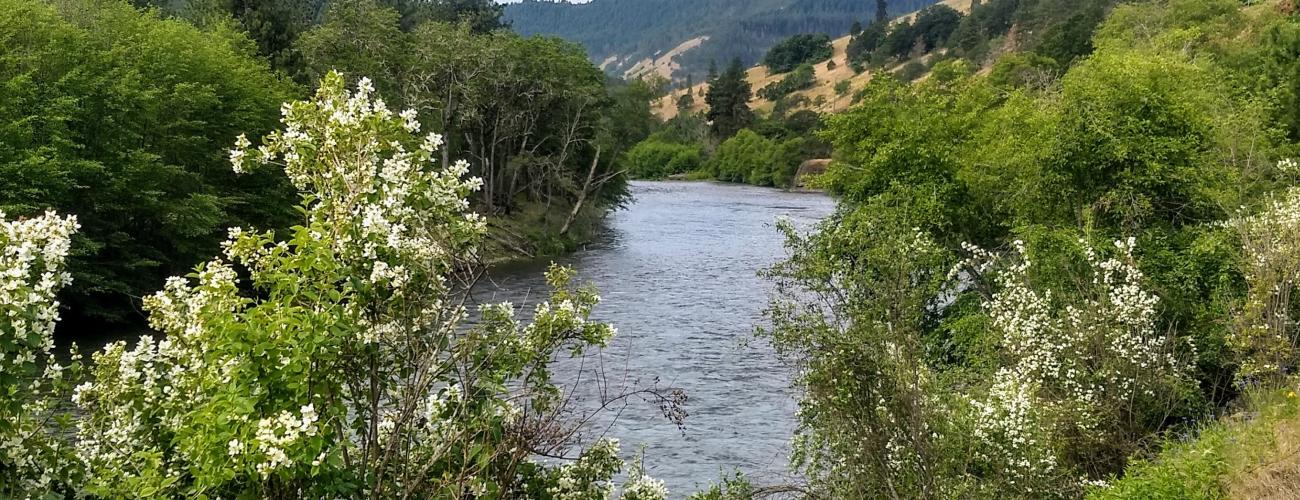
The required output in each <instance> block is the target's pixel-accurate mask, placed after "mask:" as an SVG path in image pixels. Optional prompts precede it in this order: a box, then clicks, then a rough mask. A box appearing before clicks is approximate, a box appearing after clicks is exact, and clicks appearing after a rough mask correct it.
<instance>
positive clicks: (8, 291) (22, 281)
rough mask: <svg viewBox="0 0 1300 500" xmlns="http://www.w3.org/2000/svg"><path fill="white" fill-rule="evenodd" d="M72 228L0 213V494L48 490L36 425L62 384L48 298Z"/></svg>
mask: <svg viewBox="0 0 1300 500" xmlns="http://www.w3.org/2000/svg"><path fill="white" fill-rule="evenodd" d="M79 227H80V226H78V225H77V219H76V217H72V216H69V217H59V216H58V215H56V214H54V213H53V212H47V213H46V214H45V215H43V216H40V217H34V218H30V219H19V220H8V219H6V218H5V214H4V213H3V212H0V463H2V464H4V466H3V467H0V496H5V495H7V494H9V493H12V492H34V491H43V490H49V489H50V488H51V486H52V482H53V481H54V480H55V477H56V476H57V475H58V474H59V471H58V470H57V469H58V466H57V465H56V463H55V462H56V461H57V460H58V456H57V454H56V453H55V452H54V450H53V449H52V448H51V447H50V446H49V445H48V443H46V442H45V440H44V438H45V430H46V429H45V428H44V424H43V423H42V422H43V420H44V419H45V418H46V416H47V415H46V414H47V413H48V412H49V411H51V410H53V404H54V403H53V400H52V398H51V397H50V394H49V392H50V391H51V390H52V389H51V387H52V385H53V384H55V383H57V382H59V381H61V380H62V372H63V369H64V367H63V366H62V365H60V364H59V363H58V362H57V361H56V360H55V359H54V358H53V357H52V356H51V355H50V350H51V349H52V348H53V347H54V326H55V324H56V323H57V322H58V320H59V301H58V300H57V299H56V298H55V296H56V295H57V294H58V292H59V290H60V289H61V288H63V287H64V286H66V285H67V284H68V283H70V282H71V281H72V278H71V276H69V274H68V273H67V272H66V271H65V267H66V263H67V257H68V251H69V249H70V242H71V238H72V234H73V233H75V232H76V231H77V229H78V228H79ZM41 366H44V369H43V370H42V369H41V368H40V367H41ZM11 488H12V489H11Z"/></svg>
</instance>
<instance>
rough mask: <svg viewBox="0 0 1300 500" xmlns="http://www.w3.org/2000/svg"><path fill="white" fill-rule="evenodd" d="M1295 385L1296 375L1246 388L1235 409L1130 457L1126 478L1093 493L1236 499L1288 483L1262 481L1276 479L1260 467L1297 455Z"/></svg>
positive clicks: (1299, 421)
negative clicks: (1149, 454) (1150, 454)
mask: <svg viewBox="0 0 1300 500" xmlns="http://www.w3.org/2000/svg"><path fill="white" fill-rule="evenodd" d="M1296 384H1297V381H1296V380H1294V379H1293V380H1290V381H1288V382H1287V383H1286V384H1282V385H1281V386H1280V387H1277V388H1272V389H1265V388H1258V389H1254V390H1250V391H1247V393H1246V395H1245V396H1244V397H1243V398H1242V401H1241V404H1240V407H1239V408H1237V409H1236V410H1235V411H1233V412H1231V413H1229V414H1227V415H1225V416H1223V417H1221V418H1219V419H1217V420H1214V421H1211V422H1210V423H1208V424H1206V425H1204V426H1203V427H1201V428H1200V430H1199V432H1197V433H1195V435H1194V436H1189V437H1186V438H1181V439H1180V438H1170V440H1169V441H1168V442H1167V443H1166V444H1165V446H1164V449H1163V451H1162V452H1161V453H1160V454H1159V455H1157V456H1155V457H1154V458H1151V459H1147V460H1135V461H1133V462H1131V463H1130V464H1129V466H1128V468H1127V469H1126V471H1125V477H1124V478H1122V479H1119V480H1117V481H1115V482H1114V483H1113V484H1112V485H1111V486H1110V487H1109V488H1105V489H1098V490H1095V491H1093V492H1092V493H1091V494H1089V495H1088V498H1089V499H1094V500H1105V499H1129V498H1148V499H1154V498H1171V499H1172V498H1179V499H1198V498H1235V497H1240V496H1242V494H1243V493H1246V492H1248V491H1250V490H1255V489H1260V488H1266V489H1270V490H1277V489H1278V488H1285V487H1287V485H1279V484H1259V483H1261V482H1266V481H1273V482H1276V478H1273V479H1269V478H1268V477H1267V475H1266V474H1257V472H1259V471H1261V470H1264V469H1267V468H1269V467H1270V466H1273V465H1279V464H1281V463H1282V462H1284V461H1286V460H1288V459H1291V458H1293V456H1292V454H1291V450H1289V448H1291V446H1289V445H1291V444H1292V443H1291V441H1293V440H1292V439H1289V438H1290V437H1294V436H1293V435H1294V434H1296V432H1298V431H1300V416H1298V411H1297V410H1300V398H1297V397H1296V392H1295V387H1296ZM1243 490H1244V491H1243ZM1246 496H1253V495H1249V494H1246Z"/></svg>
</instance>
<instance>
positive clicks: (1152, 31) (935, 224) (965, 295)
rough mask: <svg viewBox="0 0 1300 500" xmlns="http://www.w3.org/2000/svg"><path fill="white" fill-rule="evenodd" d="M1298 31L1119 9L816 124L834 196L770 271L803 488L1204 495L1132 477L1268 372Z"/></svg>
mask: <svg viewBox="0 0 1300 500" xmlns="http://www.w3.org/2000/svg"><path fill="white" fill-rule="evenodd" d="M995 3H997V2H990V3H989V5H992V4H995ZM1030 4H1032V2H1022V3H1021V7H1022V8H1023V9H1025V10H1022V11H1017V12H1016V13H1014V14H1015V15H1013V18H1017V19H1018V18H1019V17H1016V16H1023V15H1029V14H1031V13H1034V12H1038V11H1037V10H1034V8H1033V7H1032V6H1031V5H1030ZM1090 8H1091V7H1090V6H1081V7H1080V9H1082V10H1080V11H1079V12H1080V15H1091V14H1090V12H1091V11H1089V10H1088V9H1090ZM977 12H979V10H977ZM1022 12H1023V13H1022ZM1057 14H1058V15H1060V14H1061V12H1057ZM1067 14H1068V13H1067ZM1066 17H1067V18H1068V17H1069V16H1068V15H1067V16H1066ZM1298 30H1300V19H1298V18H1297V17H1296V13H1295V9H1294V7H1293V6H1292V5H1291V4H1290V3H1289V2H1259V3H1246V4H1243V3H1242V2H1237V1H1233V0H1216V1H1208V2H1207V1H1183V0H1167V1H1152V2H1135V3H1130V4H1125V5H1121V6H1117V7H1114V8H1113V9H1107V10H1106V15H1105V16H1104V21H1099V24H1098V25H1097V29H1096V32H1095V33H1090V34H1089V35H1088V36H1087V37H1084V38H1081V39H1076V40H1075V42H1076V43H1079V44H1080V45H1079V46H1076V47H1073V48H1071V49H1070V50H1067V51H1065V52H1062V53H1068V54H1073V53H1076V52H1077V53H1078V54H1080V55H1079V56H1077V57H1073V58H1060V59H1058V58H1057V57H1056V55H1055V53H1054V52H1053V51H1055V50H1057V49H1058V48H1059V47H1056V46H1053V45H1051V44H1050V43H1047V42H1046V41H1045V42H1044V43H1043V44H1042V45H1040V46H1039V47H1042V50H1043V51H1044V52H1041V53H1036V56H1038V57H1042V58H1047V59H1050V60H1052V61H1053V62H1054V63H1055V65H1056V66H1054V67H1056V68H1059V69H1058V70H1057V71H1045V72H1043V73H1041V74H1040V75H1039V76H1038V77H1035V78H991V77H986V76H982V75H981V74H980V72H979V71H978V70H979V68H978V67H975V66H973V65H972V64H971V63H970V62H968V61H965V60H960V59H958V60H951V61H947V62H943V63H939V64H937V65H935V66H934V69H933V71H932V73H931V74H930V76H929V77H928V78H926V79H924V80H923V81H920V82H918V83H916V84H907V83H903V82H900V81H898V80H895V79H892V78H889V77H887V76H876V77H875V78H874V79H873V80H872V82H871V83H870V84H869V85H867V86H866V87H865V88H864V89H862V90H861V91H860V92H859V100H860V101H859V102H860V103H859V104H858V105H856V106H855V107H853V108H852V109H851V110H849V111H847V112H845V113H841V114H838V115H834V116H831V117H829V118H828V119H827V120H826V122H827V123H826V125H825V129H824V130H825V131H824V132H823V136H824V137H825V138H827V139H828V140H830V141H831V143H832V144H833V145H834V159H835V160H834V162H833V163H832V164H831V166H830V168H829V170H828V172H827V173H826V175H825V176H824V177H823V178H822V184H823V185H825V186H827V187H828V188H829V189H830V190H832V191H833V192H835V193H838V194H839V195H840V196H842V201H841V206H840V209H839V212H838V213H837V214H836V215H835V216H833V217H832V218H830V219H829V220H827V221H826V222H824V223H823V224H821V226H820V227H819V228H818V230H817V231H816V232H814V233H812V234H809V235H802V234H797V233H796V232H794V231H793V230H788V237H789V248H790V258H789V259H788V260H787V261H785V262H784V263H782V264H780V265H778V266H776V267H774V268H773V269H771V270H770V272H769V275H770V276H771V278H772V279H773V280H774V281H775V283H776V284H777V286H778V287H779V288H778V297H779V298H778V299H777V300H776V301H775V302H774V303H773V304H772V307H771V309H770V310H769V314H768V315H769V318H770V319H771V321H772V325H771V327H770V329H768V330H767V331H766V335H767V336H768V338H770V339H771V340H772V341H773V343H774V344H775V345H776V347H777V348H778V350H779V351H780V352H781V353H782V355H783V356H784V357H785V358H786V359H787V360H789V361H790V362H792V363H794V364H795V365H796V366H798V367H799V368H800V377H799V386H800V387H801V388H802V389H803V391H804V396H803V400H802V403H801V406H800V412H799V418H800V423H801V427H800V431H799V432H798V435H797V437H796V444H795V461H794V465H795V466H796V467H797V468H798V470H800V471H802V472H803V473H804V474H805V475H806V477H807V478H808V483H807V484H806V485H804V489H805V490H806V491H807V492H808V493H809V496H812V497H834V498H838V497H845V498H848V497H852V498H879V497H887V498H889V497H892V498H931V497H950V496H960V497H993V498H1005V497H1080V496H1084V495H1085V494H1090V493H1091V494H1096V495H1100V496H1106V495H1116V496H1121V497H1126V496H1127V497H1133V496H1128V495H1130V494H1131V495H1135V496H1136V497H1143V498H1151V497H1157V498H1159V497H1168V498H1175V497H1178V498H1187V496H1183V495H1191V496H1192V497H1197V496H1199V497H1208V498H1216V497H1219V496H1222V495H1225V494H1226V493H1227V491H1228V489H1227V488H1229V483H1231V482H1232V480H1220V479H1222V478H1223V476H1224V474H1226V473H1224V472H1222V471H1223V470H1228V469H1212V468H1210V469H1205V470H1202V469H1195V470H1193V471H1190V472H1188V473H1190V474H1192V475H1199V474H1204V475H1205V476H1204V477H1200V478H1198V479H1199V481H1198V482H1194V483H1193V482H1189V483H1187V487H1188V489H1186V490H1177V491H1175V490H1168V489H1165V490H1161V489H1160V488H1171V487H1172V486H1173V484H1174V482H1175V481H1171V480H1164V481H1165V482H1163V483H1159V484H1156V483H1157V482H1159V481H1161V479H1160V478H1161V477H1170V476H1162V474H1166V475H1176V474H1178V473H1180V472H1183V471H1184V470H1185V469H1184V468H1187V467H1201V466H1205V467H1211V466H1213V467H1220V465H1219V464H1210V463H1208V462H1195V461H1189V460H1191V458H1190V457H1188V458H1185V459H1180V458H1178V457H1179V456H1180V455H1179V451H1178V450H1179V449H1180V448H1183V447H1187V448H1192V449H1196V450H1201V449H1204V447H1207V446H1208V447H1210V449H1212V450H1218V451H1213V452H1212V453H1218V454H1219V455H1216V456H1224V455H1225V454H1226V455H1233V454H1238V453H1242V452H1243V449H1242V448H1237V447H1238V446H1241V447H1248V446H1251V444H1250V443H1252V442H1253V441H1250V440H1245V441H1243V442H1240V443H1227V444H1220V445H1214V444H1213V443H1216V442H1218V441H1216V440H1219V439H1222V438H1221V437H1216V435H1218V436H1221V435H1222V434H1221V433H1222V432H1223V431H1217V430H1214V429H1217V428H1218V427H1217V425H1218V424H1213V422H1214V419H1215V417H1216V416H1217V415H1220V414H1225V413H1233V412H1234V411H1235V410H1233V408H1234V406H1233V405H1234V404H1235V403H1234V402H1236V401H1239V400H1240V399H1241V398H1243V397H1246V395H1249V394H1258V393H1268V392H1269V391H1272V390H1273V388H1276V387H1279V386H1292V387H1293V386H1294V381H1292V380H1290V379H1289V378H1288V377H1289V374H1291V373H1293V371H1294V369H1295V368H1296V364H1295V363H1296V362H1297V359H1298V358H1297V355H1298V354H1300V351H1297V350H1296V349H1295V347H1294V346H1295V339H1296V335H1297V330H1296V324H1295V320H1294V318H1295V317H1296V316H1295V315H1296V313H1297V307H1298V306H1300V303H1297V302H1296V301H1295V299H1294V298H1293V296H1292V294H1291V290H1292V287H1294V286H1295V283H1296V281H1295V280H1296V271H1297V269H1296V268H1295V266H1294V264H1293V262H1294V256H1295V255H1300V246H1297V240H1296V239H1295V237H1294V236H1295V231H1296V226H1295V220H1296V218H1295V215H1296V212H1295V209H1296V205H1295V201H1296V197H1297V193H1296V191H1295V189H1296V188H1295V186H1296V181H1297V180H1300V178H1297V177H1296V169H1295V161H1294V160H1293V158H1294V157H1295V155H1296V154H1297V151H1296V143H1295V140H1296V138H1297V137H1300V136H1297V129H1296V128H1295V126H1294V121H1293V117H1294V116H1295V113H1296V100H1295V98H1294V97H1293V93H1294V89H1295V88H1296V87H1295V86H1296V85H1297V81H1296V78H1297V73H1296V72H1295V68H1296V66H1295V64H1296V59H1295V57H1294V56H1293V54H1294V53H1295V52H1294V51H1295V49H1296V40H1297V38H1296V37H1295V36H1294V35H1295V34H1296V33H1298V32H1300V31H1298ZM1048 54H1053V55H1048ZM1034 60H1035V59H1034V57H1033V56H1025V57H1019V58H1014V59H1006V60H1005V61H1006V62H997V63H993V65H992V66H991V67H992V72H993V73H994V74H999V75H1016V74H1020V75H1023V74H1025V73H1026V72H1027V71H1024V70H1018V71H1008V70H1006V69H1005V65H1011V64H1015V65H1019V66H1020V67H1024V62H1025V61H1034ZM1000 68H1001V69H1000ZM1254 387H1262V388H1261V389H1258V390H1256V389H1251V388H1254ZM1287 393H1289V392H1288V391H1283V394H1287ZM1273 404H1274V403H1272V402H1270V403H1259V405H1256V406H1255V408H1256V409H1258V410H1259V411H1261V412H1263V413H1262V414H1260V415H1253V416H1246V417H1239V418H1246V419H1258V420H1259V421H1258V422H1257V423H1255V424H1252V425H1259V426H1261V427H1268V426H1271V425H1273V424H1274V423H1276V422H1279V420H1278V419H1282V418H1290V417H1287V416H1285V415H1290V414H1289V413H1287V412H1281V414H1280V415H1282V416H1277V415H1279V414H1278V413H1277V412H1273V411H1272V410H1271V409H1269V408H1271V406H1270V405H1273ZM1288 404H1289V403H1288ZM1247 407H1250V406H1249V405H1247ZM1224 425H1229V424H1224ZM1287 425H1290V424H1287ZM1202 428H1208V429H1211V430H1207V431H1204V433H1203V437H1202V439H1204V441H1195V439H1196V437H1195V436H1196V435H1197V433H1198V431H1199V430H1200V429H1202ZM1182 440H1188V441H1187V443H1186V444H1181V443H1180V441H1182ZM1162 442H1163V443H1168V444H1166V447H1167V448H1168V450H1169V451H1168V455H1165V456H1161V455H1158V453H1159V450H1160V443H1162ZM1215 446H1218V447H1217V448H1215ZM1225 447H1231V448H1232V450H1230V451H1228V450H1225ZM1198 453H1199V452H1198ZM1181 456H1186V455H1181ZM1234 460H1236V459H1234ZM1130 464H1133V465H1131V466H1130ZM1198 464H1202V465H1198ZM1231 467H1237V466H1236V465H1233V466H1231ZM1216 470H1218V471H1220V472H1216ZM1231 470H1238V469H1231ZM1130 474H1131V475H1132V476H1133V478H1131V479H1117V478H1122V477H1125V476H1126V475H1130ZM1145 478H1154V479H1145ZM1189 481H1190V478H1189ZM1111 484H1114V485H1115V486H1114V488H1115V489H1114V490H1111V489H1109V488H1110V487H1111V486H1110V485H1111ZM1197 485H1202V486H1204V487H1200V486H1197ZM1148 487H1149V488H1150V489H1145V488H1148ZM1234 491H1235V490H1234Z"/></svg>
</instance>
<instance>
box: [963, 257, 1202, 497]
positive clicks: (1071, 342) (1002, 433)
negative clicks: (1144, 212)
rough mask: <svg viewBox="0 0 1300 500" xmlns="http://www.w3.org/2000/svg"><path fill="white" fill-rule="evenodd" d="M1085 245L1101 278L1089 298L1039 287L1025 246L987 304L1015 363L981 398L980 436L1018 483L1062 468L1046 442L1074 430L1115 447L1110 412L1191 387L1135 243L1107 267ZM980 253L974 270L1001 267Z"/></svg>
mask: <svg viewBox="0 0 1300 500" xmlns="http://www.w3.org/2000/svg"><path fill="white" fill-rule="evenodd" d="M1080 244H1081V245H1082V247H1083V250H1084V254H1085V256H1086V260H1087V263H1088V265H1089V268H1090V270H1091V274H1092V275H1091V277H1090V283H1088V284H1086V285H1085V286H1084V289H1085V291H1083V292H1082V293H1081V294H1080V296H1079V297H1075V298H1072V299H1071V300H1069V301H1065V300H1064V299H1062V298H1061V297H1054V295H1053V293H1052V290H1044V291H1039V290H1036V289H1035V288H1034V286H1033V283H1032V281H1031V279H1030V276H1029V271H1030V269H1031V266H1032V262H1031V261H1030V259H1029V258H1028V256H1027V254H1026V252H1025V247H1024V244H1023V243H1022V242H1019V241H1017V242H1015V244H1014V247H1015V249H1014V250H1015V251H1014V253H1015V255H1014V259H1015V261H1014V263H1012V264H1011V265H1009V266H1007V267H1006V268H1005V269H1004V270H1002V271H1001V272H1000V274H999V275H998V283H999V285H1000V287H1001V288H1000V290H999V291H998V292H997V293H995V294H994V295H993V297H992V299H991V300H989V301H987V302H986V303H985V309H986V310H987V311H988V314H989V316H990V318H991V320H992V325H993V327H994V328H995V330H996V331H997V332H998V334H999V335H1000V339H1001V341H1000V345H1001V348H1002V350H1003V352H1004V353H1005V355H1006V358H1007V359H1008V360H1009V363H1008V364H1007V365H1005V366H1003V367H1002V368H1001V369H1000V370H999V371H998V372H997V375H996V377H995V382H994V384H993V387H992V388H991V389H990V391H989V394H988V396H987V397H986V398H985V399H982V400H980V399H976V400H975V401H973V404H974V407H975V408H976V409H977V428H976V435H977V437H979V438H981V439H982V440H984V441H985V443H986V444H987V445H988V446H987V447H988V449H989V450H992V451H991V452H990V455H998V456H990V457H986V458H989V459H991V460H993V461H995V462H998V463H1001V464H1003V467H1004V469H1003V470H1000V471H999V472H1000V473H1002V474H1006V475H1008V477H1011V478H1013V479H1028V478H1027V477H1024V478H1022V477H1021V476H1018V475H1024V474H1027V472H1026V471H1029V470H1032V471H1033V473H1035V474H1042V473H1047V472H1050V471H1051V470H1052V469H1054V468H1055V465H1054V464H1056V462H1057V460H1056V458H1055V457H1053V456H1051V454H1050V452H1048V451H1046V450H1045V449H1043V448H1042V447H1041V446H1040V445H1042V444H1044V443H1042V442H1041V441H1042V440H1041V439H1039V438H1037V437H1036V436H1041V435H1043V434H1044V433H1045V432H1054V430H1055V429H1060V430H1067V429H1073V430H1075V431H1077V432H1083V433H1086V434H1089V435H1093V436H1095V438H1096V439H1098V440H1105V436H1106V433H1107V432H1110V431H1111V430H1113V429H1114V428H1115V427H1118V426H1120V423H1118V422H1112V421H1109V420H1107V419H1108V418H1114V417H1112V416H1111V414H1110V413H1108V412H1106V411H1104V410H1105V409H1107V408H1117V407H1125V408H1127V407H1132V405H1133V404H1134V402H1135V401H1138V400H1142V399H1147V400H1150V399H1151V398H1156V397H1158V396H1164V395H1167V393H1169V392H1172V391H1170V390H1169V388H1170V386H1171V384H1172V385H1177V384H1181V383H1184V382H1186V380H1187V375H1186V372H1187V367H1186V366H1185V364H1183V363H1181V362H1180V361H1179V358H1178V357H1177V356H1176V354H1175V352H1174V351H1175V349H1174V343H1173V341H1172V339H1171V338H1169V337H1168V336H1167V335H1164V334H1162V333H1161V332H1159V331H1158V330H1157V327H1156V320H1157V316H1156V307H1157V305H1158V303H1159V299H1158V297H1156V295H1155V294H1153V293H1151V292H1150V291H1148V290H1146V289H1145V288H1144V287H1143V279H1144V277H1143V274H1142V272H1141V271H1140V270H1139V269H1138V268H1137V266H1136V264H1135V263H1134V259H1133V250H1134V248H1135V242H1134V240H1133V239H1132V238H1129V239H1127V240H1122V241H1116V242H1115V243H1114V245H1115V253H1116V257H1114V258H1109V259H1105V260H1102V259H1100V258H1099V257H1098V256H1097V252H1096V251H1095V250H1094V249H1093V248H1091V247H1089V246H1088V244H1087V243H1086V242H1084V241H1081V242H1080ZM972 253H974V254H975V257H973V258H974V259H977V260H979V261H980V262H967V263H966V264H964V265H965V266H969V267H977V268H980V269H983V270H989V269H992V267H990V266H989V265H988V262H987V261H988V260H989V259H990V258H992V255H993V254H991V253H989V252H984V251H977V252H972ZM1061 302H1067V303H1064V304H1062V303H1061ZM1049 419H1050V420H1051V423H1050V424H1048V423H1046V421H1047V420H1049ZM1030 465H1032V466H1033V469H1026V468H1025V467H1027V466H1030Z"/></svg>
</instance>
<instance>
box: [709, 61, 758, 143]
mask: <svg viewBox="0 0 1300 500" xmlns="http://www.w3.org/2000/svg"><path fill="white" fill-rule="evenodd" d="M752 97H753V88H752V87H751V86H750V85H749V81H747V80H746V79H745V68H744V67H743V66H742V65H741V63H740V58H736V59H732V60H731V65H730V66H729V67H727V70H726V71H724V72H722V74H720V75H718V76H717V77H716V78H714V79H712V80H710V81H709V91H708V94H707V95H706V96H705V97H704V102H705V103H707V104H708V105H709V113H708V119H709V121H710V122H711V123H710V125H709V131H710V132H711V133H712V134H713V137H714V138H716V139H719V140H723V139H727V138H729V137H731V136H733V135H736V132H739V131H740V129H743V128H745V127H747V126H748V125H749V124H750V122H751V121H753V118H754V114H753V112H752V111H751V110H750V109H749V100H750V99H751V98H752Z"/></svg>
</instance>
